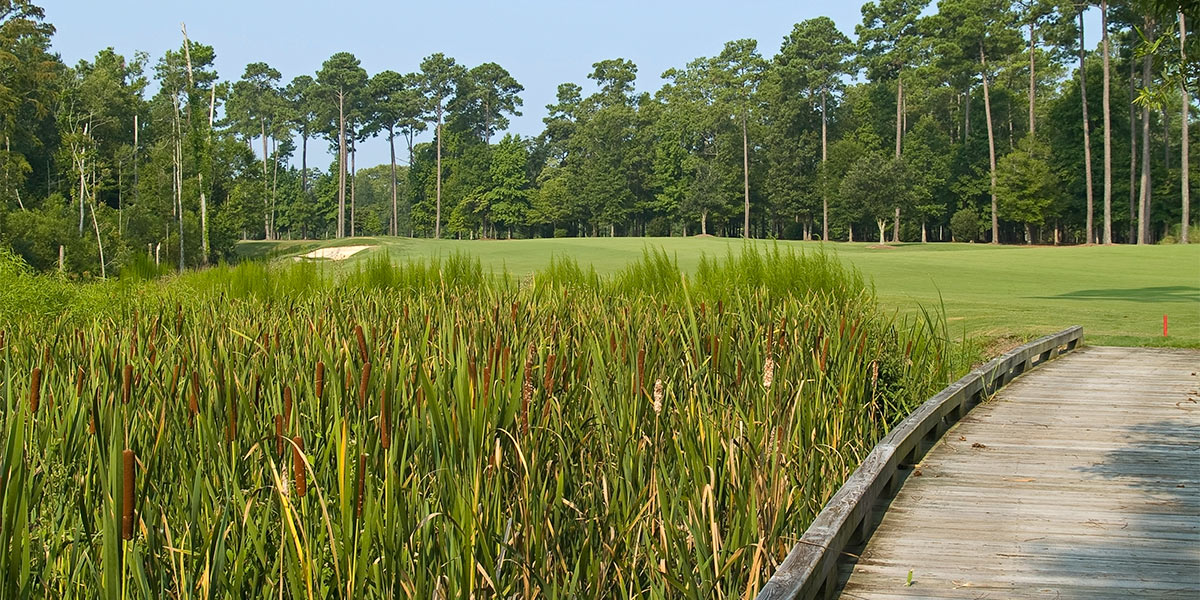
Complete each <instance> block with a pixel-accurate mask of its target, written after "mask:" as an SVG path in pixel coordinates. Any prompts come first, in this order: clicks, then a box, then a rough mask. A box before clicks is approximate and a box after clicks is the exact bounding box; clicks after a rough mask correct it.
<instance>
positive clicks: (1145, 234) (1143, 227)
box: [1137, 17, 1155, 246]
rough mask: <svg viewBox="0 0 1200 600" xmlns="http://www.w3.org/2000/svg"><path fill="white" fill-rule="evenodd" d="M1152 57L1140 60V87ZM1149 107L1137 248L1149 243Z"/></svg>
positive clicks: (1150, 31)
mask: <svg viewBox="0 0 1200 600" xmlns="http://www.w3.org/2000/svg"><path fill="white" fill-rule="evenodd" d="M1145 24H1146V39H1147V40H1148V41H1149V42H1153V41H1154V38H1155V35H1154V19H1153V18H1151V17H1146V19H1145ZM1151 59H1152V57H1151V56H1150V55H1146V56H1145V57H1144V58H1143V59H1142V87H1147V88H1148V87H1150V63H1151ZM1150 195H1151V190H1150V106H1149V105H1143V106H1142V193H1141V203H1140V204H1139V205H1138V235H1137V243H1138V245H1139V246H1141V245H1144V244H1148V243H1150Z"/></svg>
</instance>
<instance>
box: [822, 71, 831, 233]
mask: <svg viewBox="0 0 1200 600" xmlns="http://www.w3.org/2000/svg"><path fill="white" fill-rule="evenodd" d="M825 92H826V90H825V89H824V88H822V89H821V167H822V179H824V175H825V173H824V172H823V171H824V167H825V161H826V160H828V158H829V152H828V148H829V142H828V138H827V130H828V126H827V123H828V122H829V119H828V115H827V113H826V111H825ZM821 241H822V242H826V241H829V194H828V192H827V191H826V190H825V182H824V181H822V182H821Z"/></svg>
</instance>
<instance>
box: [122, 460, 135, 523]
mask: <svg viewBox="0 0 1200 600" xmlns="http://www.w3.org/2000/svg"><path fill="white" fill-rule="evenodd" d="M121 458H122V459H123V460H122V465H121V467H122V469H121V475H122V478H123V479H124V484H125V485H124V489H123V490H122V491H123V492H124V493H123V494H122V497H121V537H122V538H123V539H126V540H131V539H133V469H134V466H135V464H136V460H135V458H136V457H135V456H134V454H133V450H129V449H126V450H125V452H124V453H123V455H122V457H121Z"/></svg>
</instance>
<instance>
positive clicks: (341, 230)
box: [337, 90, 346, 238]
mask: <svg viewBox="0 0 1200 600" xmlns="http://www.w3.org/2000/svg"><path fill="white" fill-rule="evenodd" d="M337 228H338V231H337V236H338V237H340V238H341V237H346V92H345V91H343V90H338V224H337Z"/></svg>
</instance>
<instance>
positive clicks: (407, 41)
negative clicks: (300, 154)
mask: <svg viewBox="0 0 1200 600" xmlns="http://www.w3.org/2000/svg"><path fill="white" fill-rule="evenodd" d="M39 4H41V5H43V6H44V7H45V10H46V20H47V21H49V22H50V23H51V24H53V25H54V26H55V28H56V29H57V33H56V34H55V36H54V38H53V48H54V50H55V51H56V52H58V53H59V54H60V55H61V56H62V59H63V60H64V61H65V62H66V63H67V64H69V65H74V64H75V63H76V62H78V61H79V60H81V59H91V58H92V57H93V56H95V54H96V52H97V51H99V50H101V49H103V48H105V47H108V46H112V47H113V48H114V49H115V50H116V51H117V52H119V53H121V54H123V55H126V56H130V55H132V54H133V52H134V51H137V50H141V51H145V52H147V53H149V55H150V61H151V64H153V63H154V62H156V61H157V60H158V58H159V57H161V56H162V54H163V52H164V51H166V50H169V49H175V48H178V47H179V46H180V44H181V43H182V40H183V38H182V34H181V32H180V23H186V24H187V31H188V36H189V37H190V38H191V39H192V40H194V41H197V42H202V43H204V44H208V45H211V46H213V47H214V49H215V50H216V55H217V58H216V67H217V72H218V74H219V75H220V77H221V78H222V79H224V80H236V79H238V78H239V77H240V76H241V74H242V71H243V70H244V68H245V66H246V64H247V63H251V62H258V61H262V62H266V63H267V64H269V65H271V66H272V67H274V68H276V69H278V70H279V72H280V73H281V74H282V75H283V78H282V79H283V82H284V83H285V84H286V82H288V81H290V80H291V79H292V78H293V77H295V76H297V75H301V74H310V75H312V74H315V72H316V71H317V70H318V69H320V67H321V63H322V62H323V61H324V60H325V59H327V58H329V56H330V55H332V54H334V53H335V52H340V51H348V52H352V53H353V54H355V55H356V56H357V57H358V58H359V60H361V61H362V66H363V68H365V69H366V70H367V73H368V74H372V75H373V74H375V73H377V72H379V71H382V70H385V69H390V70H393V71H397V72H400V73H407V72H412V71H417V70H418V68H419V65H420V63H421V59H422V58H424V57H425V56H428V55H430V54H432V53H434V52H442V53H444V54H446V55H447V56H451V57H453V58H454V59H455V60H457V61H458V62H459V63H460V64H463V65H465V66H467V67H468V68H470V67H473V66H475V65H478V64H480V63H484V62H495V63H498V64H499V65H500V66H502V67H504V68H505V69H507V70H508V71H509V73H511V74H512V75H513V77H514V78H516V80H517V81H518V82H520V83H521V85H523V86H525V91H524V92H523V93H522V94H521V97H522V98H523V99H524V106H523V107H522V109H521V112H522V116H520V117H513V118H512V124H511V126H510V128H509V131H511V132H513V133H517V134H520V135H522V136H535V135H537V134H538V133H540V132H541V130H542V117H544V116H545V115H546V109H545V105H547V104H550V103H552V102H554V95H555V91H556V89H557V87H558V84H560V83H564V82H568V81H571V82H575V83H578V84H580V85H582V86H583V87H584V90H585V93H589V92H590V91H591V90H593V89H594V87H593V85H592V82H591V81H589V80H588V79H587V75H588V73H590V72H591V71H592V66H591V65H592V63H595V62H597V61H600V60H604V59H608V58H625V59H629V60H632V61H633V62H634V63H635V64H637V66H638V82H637V83H638V90H639V91H646V92H651V93H653V92H654V91H656V90H658V89H659V88H660V87H661V86H662V83H663V82H662V80H661V79H660V75H661V74H662V72H663V71H666V70H667V69H669V68H672V67H681V66H683V65H685V64H687V63H688V62H689V61H691V60H693V59H695V58H698V57H701V56H714V55H716V54H718V53H720V51H721V48H722V47H723V46H724V44H725V42H727V41H730V40H736V39H742V38H753V39H756V40H758V44H759V51H760V52H761V53H762V54H763V55H764V56H766V57H770V56H773V55H774V54H775V53H776V52H777V51H778V50H779V44H780V42H781V41H782V40H783V37H784V36H785V35H786V34H787V33H788V32H789V31H791V29H792V26H793V25H794V24H795V23H798V22H800V21H803V20H805V19H810V18H813V17H817V16H821V15H825V16H828V17H830V18H832V19H833V21H834V22H835V23H836V24H837V26H838V28H839V29H840V30H841V31H842V32H843V33H845V34H846V35H847V36H849V37H850V38H851V39H854V26H855V25H857V24H858V23H859V22H860V21H861V19H862V15H861V12H860V10H859V6H860V3H858V2H839V1H836V0H835V1H833V2H812V1H797V0H791V1H778V0H749V1H746V2H731V1H729V0H723V1H712V0H691V1H681V0H675V1H670V2H666V1H657V0H641V1H637V0H603V1H597V2H580V1H573V0H558V1H553V2H552V1H546V0H538V1H534V0H507V1H505V2H487V1H483V0H459V1H455V2H433V1H425V2H412V1H407V0H394V1H390V2H377V1H366V2H364V1H359V0H335V1H333V2H329V1H327V0H326V1H312V0H294V1H291V2H264V1H257V0H241V1H232V0H205V1H203V2H200V1H190V2H189V1H179V0H151V1H145V0H141V1H139V0H103V1H99V0H56V1H53V2H48V1H46V0H43V2H40V3H39ZM1089 29H1092V28H1091V27H1089ZM1088 34H1089V35H1092V31H1089V32H1088ZM1095 39H1096V38H1095V37H1092V40H1095ZM1090 43H1091V42H1090V41H1089V45H1090ZM151 72H152V71H151ZM426 136H428V134H426ZM323 145H324V142H323V141H317V142H315V144H314V145H312V146H310V148H309V153H310V164H313V165H317V166H322V167H323V166H324V165H323V164H321V161H320V160H313V159H314V158H315V157H314V156H313V154H314V153H319V152H320V150H321V149H322V148H321V147H322V146H323ZM330 156H331V158H332V154H331V155H330ZM387 161H388V149H387V142H386V140H385V139H384V138H382V137H381V138H377V139H375V140H372V141H370V142H368V143H365V144H362V145H361V146H360V147H359V156H358V160H357V162H358V164H359V165H361V166H366V165H372V164H382V163H386V162H387Z"/></svg>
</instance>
